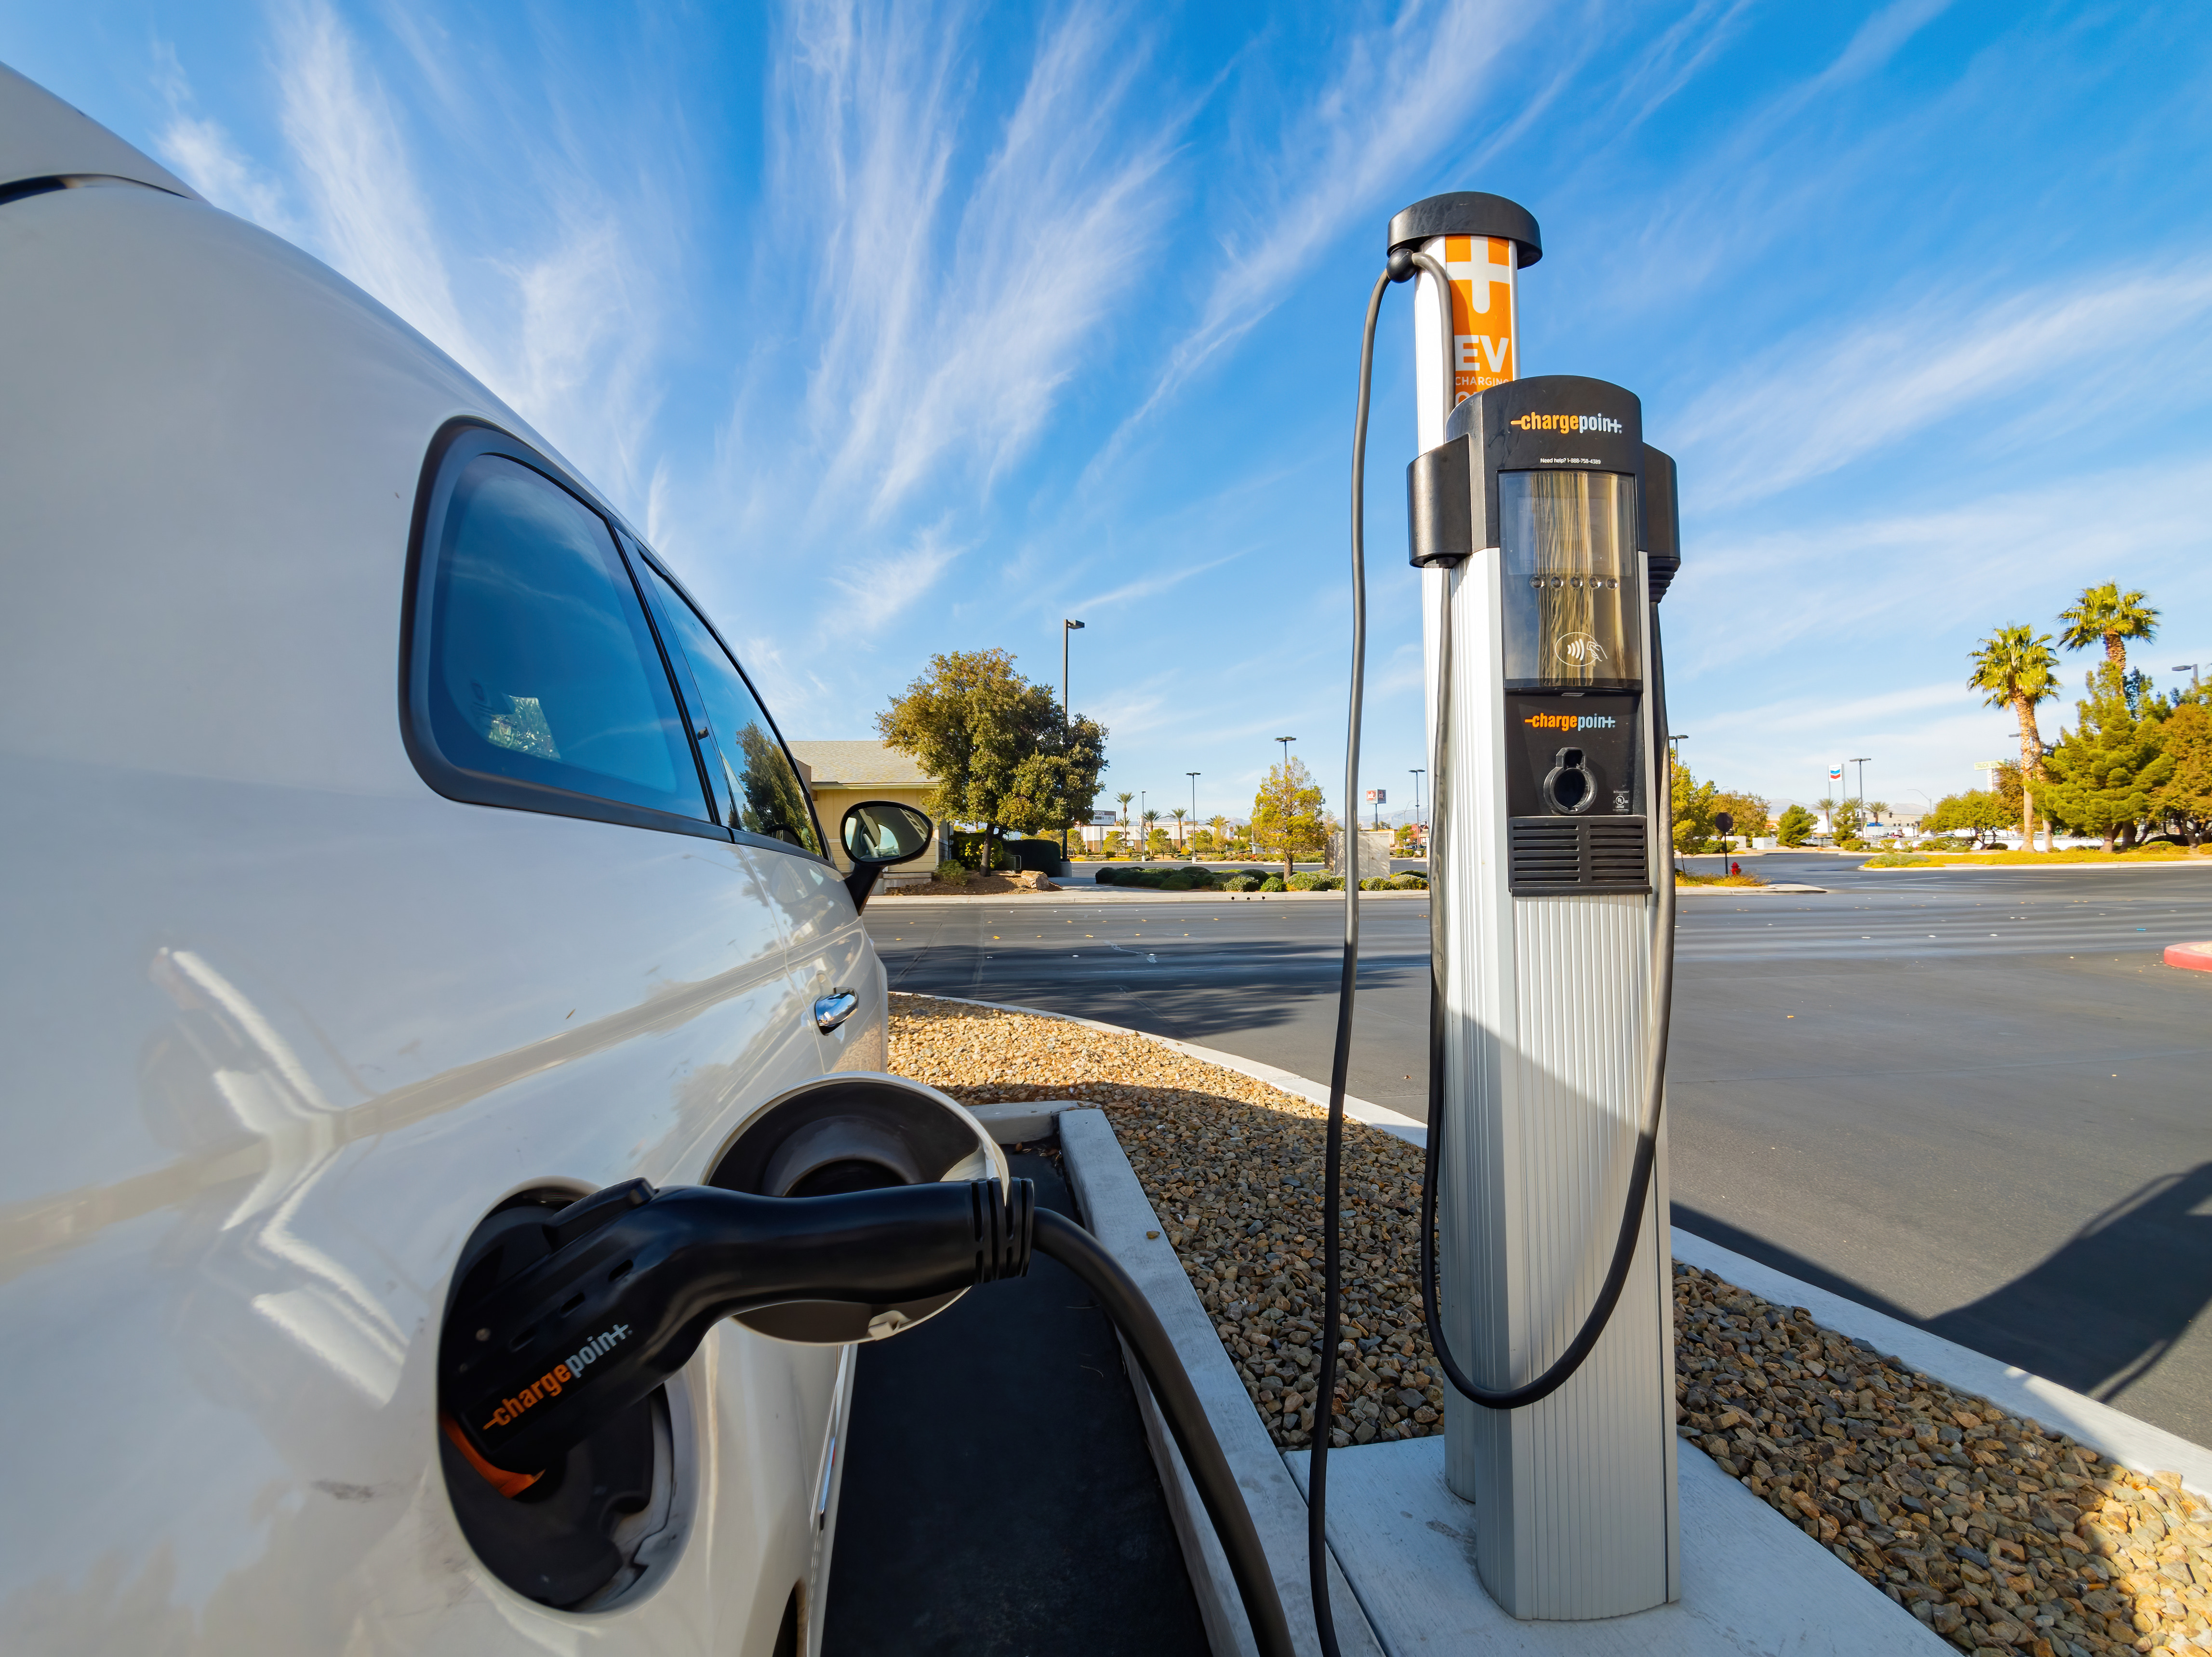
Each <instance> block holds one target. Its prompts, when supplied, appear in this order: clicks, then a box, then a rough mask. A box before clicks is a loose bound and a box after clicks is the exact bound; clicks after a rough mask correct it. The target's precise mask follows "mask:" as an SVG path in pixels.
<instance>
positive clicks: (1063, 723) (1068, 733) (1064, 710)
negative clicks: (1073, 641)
mask: <svg viewBox="0 0 2212 1657" xmlns="http://www.w3.org/2000/svg"><path fill="white" fill-rule="evenodd" d="M1082 627H1083V624H1082V623H1081V622H1079V621H1062V622H1061V623H1060V746H1062V747H1072V746H1073V738H1074V735H1075V710H1073V708H1070V707H1069V706H1068V705H1067V636H1068V635H1069V634H1070V633H1073V632H1079V631H1082ZM1061 798H1062V801H1063V802H1064V801H1065V800H1066V795H1062V796H1061ZM1062 809H1063V811H1065V810H1066V807H1065V804H1064V803H1063V806H1062ZM1066 814H1067V815H1068V816H1069V817H1071V818H1072V817H1073V815H1074V813H1073V812H1068V813H1066ZM1067 831H1068V825H1067V824H1066V823H1062V824H1061V825H1060V862H1062V863H1063V864H1065V863H1066V862H1067Z"/></svg>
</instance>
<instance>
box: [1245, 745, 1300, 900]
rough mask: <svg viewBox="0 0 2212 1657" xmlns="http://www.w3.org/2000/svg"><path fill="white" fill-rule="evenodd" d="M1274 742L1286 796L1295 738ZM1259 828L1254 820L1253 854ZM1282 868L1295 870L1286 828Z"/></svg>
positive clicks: (1258, 848) (1256, 845)
mask: <svg viewBox="0 0 2212 1657" xmlns="http://www.w3.org/2000/svg"><path fill="white" fill-rule="evenodd" d="M1275 740H1276V741H1278V742H1279V743H1281V744H1282V745H1283V790H1284V793H1285V795H1287V794H1288V793H1289V791H1290V787H1291V743H1293V742H1295V741H1297V738H1296V737H1295V736H1279V737H1277V738H1276V739H1275ZM1259 826H1260V825H1259V823H1258V822H1257V820H1255V821H1254V823H1253V825H1252V827H1253V830H1254V835H1253V844H1252V850H1254V851H1255V852H1257V851H1258V850H1260V846H1259V837H1258V830H1259ZM1283 867H1284V868H1289V869H1295V868H1297V859H1295V858H1294V857H1292V856H1291V842H1290V831H1289V829H1288V827H1287V826H1285V830H1284V837H1283ZM1289 878H1290V877H1289V876H1288V875H1285V877H1284V879H1285V880H1288V879H1289Z"/></svg>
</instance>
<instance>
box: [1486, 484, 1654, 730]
mask: <svg viewBox="0 0 2212 1657" xmlns="http://www.w3.org/2000/svg"><path fill="white" fill-rule="evenodd" d="M1498 520H1499V523H1498V531H1499V547H1500V551H1502V553H1503V554H1504V600H1505V617H1504V621H1505V682H1506V684H1507V685H1510V686H1512V687H1513V688H1515V689H1516V690H1519V689H1525V690H1537V689H1542V690H1550V689H1553V688H1555V687H1569V688H1571V687H1582V686H1588V687H1590V688H1593V689H1615V690H1626V689H1632V688H1634V687H1636V686H1638V685H1641V684H1642V683H1643V682H1644V662H1643V633H1642V629H1641V627H1640V625H1639V624H1638V622H1639V618H1640V615H1641V611H1640V608H1639V606H1638V582H1637V579H1636V479H1635V478H1630V477H1625V476H1623V475H1622V474H1621V473H1620V472H1570V471H1567V470H1565V468H1562V469H1561V470H1559V471H1557V472H1501V473H1499V474H1498Z"/></svg>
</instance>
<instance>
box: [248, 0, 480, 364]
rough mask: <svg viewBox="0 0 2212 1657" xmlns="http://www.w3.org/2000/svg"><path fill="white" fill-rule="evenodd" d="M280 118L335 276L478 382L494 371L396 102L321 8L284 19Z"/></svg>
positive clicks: (309, 2) (306, 5)
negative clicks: (458, 297) (453, 277)
mask: <svg viewBox="0 0 2212 1657" xmlns="http://www.w3.org/2000/svg"><path fill="white" fill-rule="evenodd" d="M276 49H277V53H278V58H279V60H280V65H281V67H280V70H279V85H280V87H281V89H282V99H281V102H280V104H279V107H278V114H279V118H280V119H281V121H282V123H283V132H284V137H285V141H286V143H289V145H290V146H291V149H292V154H293V156H294V158H295V163H296V171H297V174H298V177H299V180H300V183H301V188H302V190H303V191H304V192H306V193H307V198H308V199H309V201H310V202H311V203H312V204H313V212H314V234H315V236H316V239H317V240H318V241H320V242H321V243H322V244H323V247H324V251H325V255H326V257H328V258H329V259H331V263H332V264H334V265H337V267H338V269H340V270H341V271H344V272H345V273H346V274H347V275H348V276H349V277H352V278H353V279H354V280H355V281H356V282H358V283H360V284H361V285H362V287H364V288H366V289H368V291H369V292H371V293H372V294H374V295H376V296H377V297H378V298H379V299H380V300H382V301H383V302H385V303H386V305H389V306H390V307H391V308H392V309H393V310H395V311H397V312H398V314H400V315H401V316H403V317H404V318H405V319H406V320H408V321H409V322H411V323H412V324H414V326H416V328H418V329H420V330H421V331H422V332H423V333H425V334H427V335H428V336H429V338H432V339H433V340H435V341H436V342H437V343H438V344H440V345H441V346H442V347H443V348H444V349H445V350H446V351H447V353H448V354H449V355H451V356H454V357H455V358H457V359H459V362H461V363H462V365H463V366H464V367H465V368H467V369H469V370H470V371H471V373H473V374H475V375H477V376H478V377H479V378H480V379H484V380H487V381H489V380H491V379H493V378H495V375H494V374H493V373H492V372H490V370H491V368H492V365H491V364H490V362H489V361H488V359H487V358H486V356H485V354H484V352H483V350H482V349H481V348H480V347H479V346H478V345H477V341H476V338H475V336H474V333H473V331H472V330H471V328H470V327H469V326H467V324H466V323H465V321H464V320H462V316H461V312H460V308H459V306H458V305H456V304H455V303H454V302H453V286H452V283H451V281H450V279H449V277H448V276H447V269H446V261H445V257H444V254H443V253H442V252H441V247H440V243H439V239H438V237H437V235H436V233H435V230H434V228H433V226H432V222H431V214H430V210H429V208H428V204H427V203H426V202H425V201H424V199H423V197H422V192H421V191H420V189H419V188H418V187H417V186H416V174H415V168H414V166H413V164H412V162H411V161H410V158H409V155H408V152H407V145H406V143H405V141H404V138H403V137H402V135H401V132H400V130H399V123H398V119H397V117H396V115H395V114H394V113H393V110H392V104H391V101H390V100H389V99H388V98H387V97H386V95H385V92H384V88H382V86H381V85H380V84H379V82H377V80H376V78H375V76H374V75H373V74H371V73H369V72H368V71H367V70H365V69H364V67H363V66H362V63H361V61H360V56H361V54H360V52H359V48H358V46H356V42H355V40H354V38H353V36H352V34H351V33H350V32H349V30H348V29H347V28H346V27H345V26H344V25H343V23H342V22H341V21H339V20H338V16H337V13H336V12H335V11H333V10H332V9H331V8H330V7H329V6H328V5H327V4H323V3H319V0H302V3H300V4H298V5H296V6H295V7H294V8H293V9H290V10H289V11H285V12H283V13H282V14H280V15H279V19H278V23H277V29H276Z"/></svg>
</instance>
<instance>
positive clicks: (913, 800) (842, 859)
mask: <svg viewBox="0 0 2212 1657" xmlns="http://www.w3.org/2000/svg"><path fill="white" fill-rule="evenodd" d="M790 746H791V754H792V758H793V759H795V760H797V761H798V762H799V775H800V776H801V777H803V778H804V779H805V783H806V787H807V791H808V792H809V793H811V795H813V796H814V810H815V813H816V814H817V815H818V816H819V817H820V818H821V819H822V832H823V833H824V834H826V835H827V836H829V856H830V857H831V859H832V860H833V861H834V862H836V865H837V867H838V868H839V869H840V870H842V871H846V872H848V873H849V872H850V871H851V869H852V867H853V865H852V862H851V861H850V860H849V859H848V858H847V857H846V856H845V848H844V846H843V845H842V844H840V843H839V840H838V825H840V824H841V823H842V822H843V821H844V820H845V813H846V812H847V810H848V809H849V808H850V807H854V806H855V805H858V804H859V803H860V801H863V800H896V801H898V803H899V804H901V805H902V806H912V807H914V808H915V810H916V811H919V812H923V813H927V811H928V810H929V803H928V801H929V795H930V791H931V790H932V789H934V788H936V786H937V779H936V778H935V777H932V776H930V775H929V774H928V773H927V771H923V770H922V768H921V766H920V765H917V764H916V763H915V761H914V760H913V759H912V758H910V757H908V755H906V754H903V753H901V752H899V751H898V750H897V749H896V748H894V747H891V746H889V745H888V744H886V743H882V742H793V743H792V744H791V745H790ZM944 848H945V825H944V824H943V823H939V824H938V825H937V828H936V832H935V833H934V834H933V835H932V836H931V837H930V842H929V850H927V851H925V852H923V853H922V854H921V856H919V857H917V858H915V860H914V862H910V863H902V864H901V865H900V866H899V867H898V868H894V869H890V870H889V871H887V872H886V873H885V875H884V884H885V885H886V886H896V885H902V884H904V883H906V882H907V881H911V880H927V879H928V878H929V876H930V874H931V873H932V872H933V870H935V868H937V866H938V864H939V862H942V861H943V860H944Z"/></svg>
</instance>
